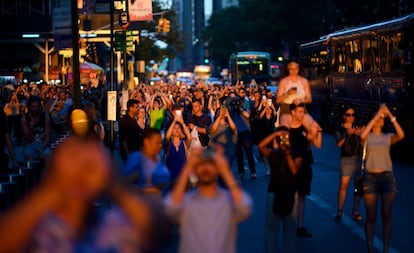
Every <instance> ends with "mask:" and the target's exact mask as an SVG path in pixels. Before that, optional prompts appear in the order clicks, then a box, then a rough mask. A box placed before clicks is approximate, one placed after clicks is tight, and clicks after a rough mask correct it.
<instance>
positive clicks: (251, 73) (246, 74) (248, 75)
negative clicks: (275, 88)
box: [230, 51, 270, 84]
mask: <svg viewBox="0 0 414 253" xmlns="http://www.w3.org/2000/svg"><path fill="white" fill-rule="evenodd" d="M230 72H231V73H230V75H231V79H232V82H233V84H234V83H236V82H237V81H240V82H243V83H245V84H249V83H250V82H251V81H252V80H253V79H254V80H255V81H256V83H258V84H260V83H263V82H269V80H270V54H269V53H266V52H254V51H249V52H238V53H234V54H232V55H231V57H230Z"/></svg>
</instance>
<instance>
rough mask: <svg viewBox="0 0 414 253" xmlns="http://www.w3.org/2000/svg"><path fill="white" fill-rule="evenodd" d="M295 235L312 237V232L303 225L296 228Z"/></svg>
mask: <svg viewBox="0 0 414 253" xmlns="http://www.w3.org/2000/svg"><path fill="white" fill-rule="evenodd" d="M296 235H297V236H298V237H312V234H311V233H310V232H309V231H308V230H307V229H306V228H305V227H300V228H297V229H296Z"/></svg>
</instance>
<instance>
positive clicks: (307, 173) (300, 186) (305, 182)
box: [296, 166, 313, 196]
mask: <svg viewBox="0 0 414 253" xmlns="http://www.w3.org/2000/svg"><path fill="white" fill-rule="evenodd" d="M312 177H313V173H312V167H311V166H305V167H302V168H300V170H299V171H298V174H296V188H297V190H298V194H299V196H308V195H310V193H311V183H312Z"/></svg>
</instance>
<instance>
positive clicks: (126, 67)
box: [122, 1, 128, 90]
mask: <svg viewBox="0 0 414 253" xmlns="http://www.w3.org/2000/svg"><path fill="white" fill-rule="evenodd" d="M125 11H126V12H128V1H125ZM126 29H127V28H126V27H124V28H122V30H123V33H124V34H123V35H124V48H123V51H122V53H123V57H124V89H125V90H127V89H128V82H127V80H128V78H127V76H128V61H127V49H126V43H127V41H126V40H127V39H126Z"/></svg>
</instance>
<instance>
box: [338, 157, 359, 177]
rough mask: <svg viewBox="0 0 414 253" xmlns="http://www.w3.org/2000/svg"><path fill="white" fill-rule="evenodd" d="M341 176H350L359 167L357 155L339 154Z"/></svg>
mask: <svg viewBox="0 0 414 253" xmlns="http://www.w3.org/2000/svg"><path fill="white" fill-rule="evenodd" d="M340 164H341V177H343V176H352V175H354V173H355V171H356V170H357V169H358V167H359V161H358V156H356V155H354V156H341V161H340Z"/></svg>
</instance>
